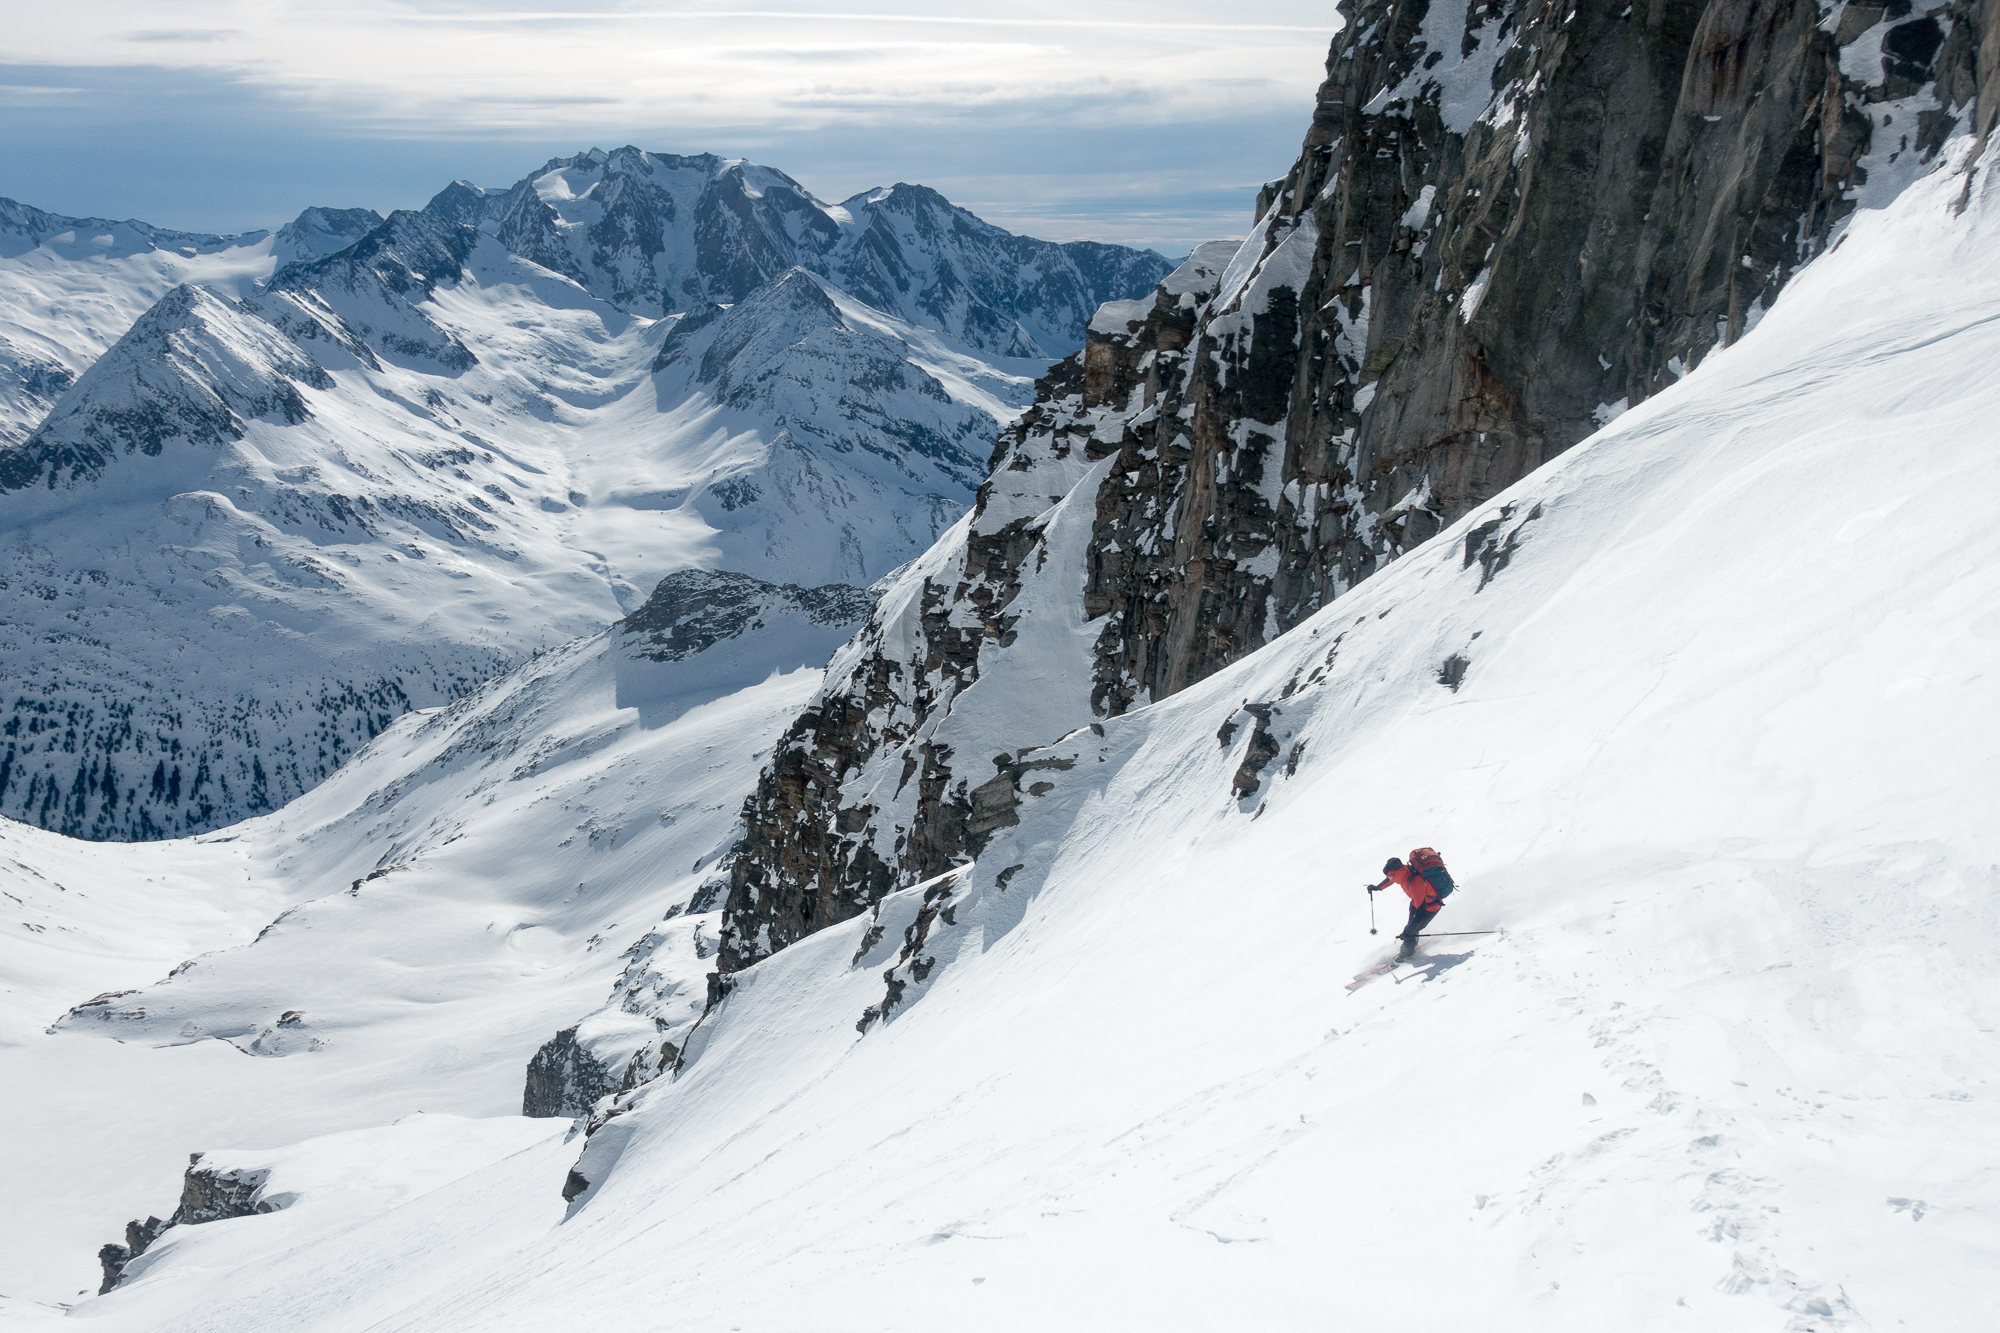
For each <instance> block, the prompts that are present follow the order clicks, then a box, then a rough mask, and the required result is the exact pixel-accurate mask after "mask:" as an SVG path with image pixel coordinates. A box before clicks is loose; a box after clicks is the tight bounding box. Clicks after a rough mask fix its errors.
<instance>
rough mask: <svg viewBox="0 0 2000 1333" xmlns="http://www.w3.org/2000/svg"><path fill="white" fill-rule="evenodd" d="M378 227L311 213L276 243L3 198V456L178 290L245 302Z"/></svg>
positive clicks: (350, 213)
mask: <svg viewBox="0 0 2000 1333" xmlns="http://www.w3.org/2000/svg"><path fill="white" fill-rule="evenodd" d="M381 221H382V218H381V216H380V215H379V214H377V213H376V212H374V210H372V209H365V208H308V209H306V210H305V211H304V212H303V213H301V214H299V216H298V217H297V218H295V219H293V220H292V221H291V222H289V223H287V224H286V225H285V226H283V227H281V228H279V229H278V230H277V231H275V232H264V231H256V232H248V233H245V234H243V235H240V236H211V235H207V234H204V233H194V232H181V231H172V230H169V229H167V228H164V227H155V226H153V225H151V224H150V223H145V222H137V221H125V222H112V221H109V220H108V219H105V218H73V217H63V216H61V215H59V214H54V213H45V212H43V211H42V210H41V209H39V208H31V207H29V206H28V205H26V204H21V203H17V202H15V201H14V200H12V199H0V446H6V445H11V444H16V443H19V442H20V441H21V440H23V439H25V438H26V437H27V435H28V433H29V432H30V431H31V430H32V429H33V428H34V427H35V426H36V425H37V424H39V423H40V422H41V420H42V418H43V417H45V416H46V415H47V414H48V411H49V408H50V407H52V406H53V405H54V403H55V401H56V399H57V398H59V397H61V395H62V393H63V391H64V390H66V389H67V388H69V386H70V385H71V384H74V383H75V382H76V379H77V377H78V376H79V375H81V374H82V373H83V372H84V371H85V370H86V369H88V368H89V367H90V365H91V363H92V362H93V361H95V360H96V359H97V357H99V356H101V355H102V354H103V353H104V351H105V349H107V348H109V347H110V346H111V344H112V343H114V342H116V341H117V340H118V338H119V337H120V336H121V335H122V334H124V332H125V331H126V330H127V329H128V328H130V327H131V326H132V324H133V322H134V321H135V320H137V319H138V317H139V316H140V315H141V314H143V313H144V312H145V310H146V309H147V308H148V307H149V306H151V305H152V304H153V303H154V302H155V301H157V300H159V299H160V298H161V297H162V296H164V295H166V293H167V292H169V291H170V290H172V289H173V288H174V287H176V286H178V285H179V284H181V283H184V282H195V283H201V284H203V285H205V286H208V287H211V288H213V289H215V290H218V291H222V292H226V293H228V294H230V295H247V294H249V293H250V292H252V291H254V290H255V289H256V287H257V285H258V284H259V283H260V282H262V281H263V280H264V279H266V278H269V277H270V276H271V274H272V273H273V272H275V271H276V270H277V269H279V268H281V267H283V266H284V265H286V264H289V263H293V262H295V261H298V260H302V259H313V258H317V257H319V256H321V255H327V254H331V253H333V252H334V251H336V250H340V249H344V248H345V247H347V246H349V245H352V244H353V243H354V242H355V241H356V240H358V239H360V237H361V236H362V235H364V234H365V233H366V232H367V231H368V230H369V229H370V228H372V227H375V226H376V225H378V224H379V223H380V222H381Z"/></svg>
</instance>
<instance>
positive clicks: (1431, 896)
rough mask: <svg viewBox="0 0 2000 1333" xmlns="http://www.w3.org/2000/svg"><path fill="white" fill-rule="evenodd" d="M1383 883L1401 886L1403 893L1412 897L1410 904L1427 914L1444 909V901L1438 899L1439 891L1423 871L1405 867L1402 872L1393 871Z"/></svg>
mask: <svg viewBox="0 0 2000 1333" xmlns="http://www.w3.org/2000/svg"><path fill="white" fill-rule="evenodd" d="M1382 882H1383V883H1384V884H1398V885H1401V886H1402V889H1403V892H1404V893H1407V894H1409V895H1410V904H1411V905H1412V906H1414V907H1419V908H1422V909H1423V910H1424V911H1426V912H1435V911H1438V910H1440V909H1441V908H1443V907H1444V899H1442V898H1440V897H1438V891H1437V889H1436V888H1435V887H1433V886H1432V884H1431V882H1430V881H1429V880H1427V879H1425V878H1424V877H1423V873H1422V872H1421V871H1418V870H1413V869H1411V868H1410V867H1409V866H1404V867H1403V868H1402V869H1401V870H1391V871H1390V872H1389V878H1387V879H1385V880H1383V881H1382Z"/></svg>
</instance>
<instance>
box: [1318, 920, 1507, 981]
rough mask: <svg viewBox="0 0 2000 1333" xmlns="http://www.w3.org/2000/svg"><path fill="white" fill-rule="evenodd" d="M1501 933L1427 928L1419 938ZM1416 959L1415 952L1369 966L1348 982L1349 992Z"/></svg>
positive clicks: (1420, 933)
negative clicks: (1406, 956)
mask: <svg viewBox="0 0 2000 1333" xmlns="http://www.w3.org/2000/svg"><path fill="white" fill-rule="evenodd" d="M1500 933H1501V932H1500V931H1497V930H1426V931H1420V932H1418V935H1417V938H1418V939H1420V940H1427V939H1430V938H1431V937H1432V936H1434V935H1498V934H1500ZM1416 959H1417V956H1416V955H1415V954H1414V953H1413V954H1411V955H1410V956H1409V957H1408V958H1391V959H1390V960H1389V961H1388V962H1386V963H1378V964H1377V965H1376V966H1374V967H1371V968H1369V969H1368V970H1367V971H1366V972H1363V973H1362V974H1361V975H1360V976H1358V977H1356V978H1354V980H1352V981H1350V982H1348V983H1347V990H1348V993H1349V994H1350V995H1351V994H1353V993H1354V992H1355V991H1357V990H1360V989H1361V988H1362V987H1363V986H1365V985H1367V984H1368V983H1369V982H1371V981H1373V980H1374V979H1375V978H1377V977H1383V976H1387V975H1388V974H1389V973H1391V972H1394V971H1395V970H1396V969H1397V968H1399V967H1401V966H1402V965H1403V964H1405V963H1413V962H1415V961H1416Z"/></svg>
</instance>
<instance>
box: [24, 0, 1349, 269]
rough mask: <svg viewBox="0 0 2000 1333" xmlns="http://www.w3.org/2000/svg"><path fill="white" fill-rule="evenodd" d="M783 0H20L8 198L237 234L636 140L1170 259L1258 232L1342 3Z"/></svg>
mask: <svg viewBox="0 0 2000 1333" xmlns="http://www.w3.org/2000/svg"><path fill="white" fill-rule="evenodd" d="M769 3H770V0H763V4H764V5H765V6H768V5H769ZM778 3H781V4H785V5H787V6H788V7H787V8H784V9H777V8H770V7H759V6H757V5H754V4H745V3H737V4H731V3H727V2H726V0H722V2H718V0H638V2H637V3H618V2H617V0H589V2H588V3H574V2H570V3H565V0H533V2H532V3H521V2H519V0H516V3H512V4H506V3H502V4H489V3H471V2H469V0H468V2H463V3H453V2H452V0H351V2H348V3H338V4H329V3H319V2H318V0H256V2H255V3H245V2H243V0H178V2H177V3H173V4H170V5H169V4H161V3H158V0H152V2H150V3H142V2H140V0H65V2H64V3H62V4H59V5H57V4H37V5H27V4H22V5H17V6H14V7H12V8H13V12H12V13H11V14H10V15H9V18H8V22H7V24H6V25H5V30H4V31H0V195H5V196H8V197H11V198H15V199H19V200H21V201H22V202H24V203H29V204H33V205H35V206H36V207H39V208H45V209H48V210H50V211H52V212H58V213H67V214H73V215H77V216H96V217H112V218H125V217H137V218H142V219H144V220H146V221H149V222H153V223H157V224H160V225H163V226H171V227H179V228H184V229H188V230H199V231H215V232H225V233H226V232H236V231H243V230H248V229H251V228H256V227H270V226H276V225H279V224H281V223H283V222H285V221H287V220H288V219H290V218H291V217H293V216H295V215H296V214H297V213H298V211H299V210H300V209H301V208H304V207H306V206H308V205H312V204H323V205H333V206H340V207H346V206H354V205H366V206H369V207H373V208H377V209H380V210H383V211H385V212H386V211H387V210H388V209H390V208H399V207H415V206H419V205H421V204H422V203H423V202H424V201H425V200H426V199H428V198H429V197H430V196H431V195H432V194H434V193H435V192H436V191H437V190H438V189H440V188H441V187H443V186H444V185H445V184H446V183H447V182H449V181H451V180H454V179H459V178H465V179H470V180H473V181H476V182H478V183H479V184H482V185H506V184H511V183H512V182H514V181H515V180H518V179H520V178H521V177H523V176H525V175H527V174H528V173H529V172H530V171H531V170H532V169H533V168H535V167H537V166H539V165H540V164H541V163H542V162H544V161H546V160H547V159H548V158H550V157H554V156H558V155H565V156H566V155H568V154H571V153H576V152H580V151H582V150H584V149H586V148H591V147H603V148H615V147H617V146H619V145H621V144H625V143H633V144H637V145H638V146H639V147H642V148H647V149H652V150H656V151H663V152H682V153H693V152H717V153H722V154H725V155H728V156H733V157H748V158H751V159H752V160H754V161H757V162H761V163H763V164H765V165H768V166H773V167H777V168H779V169H780V170H783V171H785V172H787V173H789V174H790V175H792V176H794V177H796V178H797V179H798V180H800V181H801V182H802V183H803V184H805V185H806V186H807V188H809V189H811V190H812V191H813V192H814V193H816V194H818V195H820V196H821V197H823V198H829V199H836V200H837V199H841V198H845V197H847V196H849V195H851V194H853V193H855V192H857V191H860V190H863V189H868V188H871V187H873V186H876V185H885V184H893V183H895V182H897V181H912V182H918V183H922V184H926V185H930V186H933V187H934V188H936V189H938V190H940V191H942V192H943V193H944V194H946V195H947V196H949V197H950V198H951V199H952V200H953V201H955V202H957V203H960V204H963V205H965V206H966V207H968V208H970V209H972V210H973V211H974V212H977V213H979V214H980V215H981V216H983V217H986V218H987V219H989V220H990V221H993V222H996V223H998V224H1000V225H1002V226H1005V227H1008V228H1010V229H1012V230H1015V231H1019V232H1024V233H1027V234H1030V235H1036V236H1045V237H1048V238H1050V239H1053V240H1071V239H1077V238H1091V239H1097V240H1112V241H1123V242H1126V243H1129V244H1137V245H1150V246H1153V247H1155V248H1157V249H1160V250H1161V251H1162V252H1163V253H1166V254H1169V255H1176V256H1177V255H1179V254H1182V253H1185V252H1186V251H1187V250H1188V249H1189V248H1190V247H1191V246H1193V245H1195V244H1197V243H1199V242H1200V241H1203V240H1207V239H1210V238H1213V237H1216V236H1225V235H1240V234H1242V232H1243V231H1245V230H1246V229H1247V228H1248V226H1249V222H1250V216H1249V215H1250V208H1251V204H1252V201H1253V198H1254V195H1255V192H1256V188H1257V186H1258V185H1259V184H1260V183H1262V182H1263V181H1264V180H1266V179H1269V178H1272V177H1275V176H1278V175H1281V174H1283V172H1284V171H1285V170H1286V169H1287V168H1289V167H1290V165H1291V161H1292V159H1293V157H1294V156H1295V155H1296V153H1297V152H1298V147H1299V143H1300V141H1301V140H1302V139H1303V137H1304V135H1305V130H1306V127H1307V123H1308V121H1309V119H1310V117H1311V114H1312V106H1313V92H1314V90H1315V88H1316V87H1317V86H1318V84H1319V82H1320V80H1321V79H1322V78H1323V77H1324V75H1325V70H1324V62H1325V59H1326V50H1327V45H1328V43H1329V41H1330V40H1331V38H1332V36H1333V33H1334V32H1335V30H1336V29H1337V28H1338V27H1339V22H1340V20H1339V16H1338V15H1337V14H1336V12H1335V10H1334V5H1333V2H1332V0H1311V2H1308V0H1249V2H1248V3H1239V4H1237V5H1234V6H1218V5H1215V4H1214V3H1212V0H1092V2H1091V3H1089V4H1087V5H1085V4H1077V3H1074V0H1070V2H1068V3H1061V2H1050V0H986V2H985V3H979V2H978V0H932V2H931V3H915V2H912V0H893V2H892V3H886V4H869V3H868V0H835V2H833V3H825V2H821V0H778Z"/></svg>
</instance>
